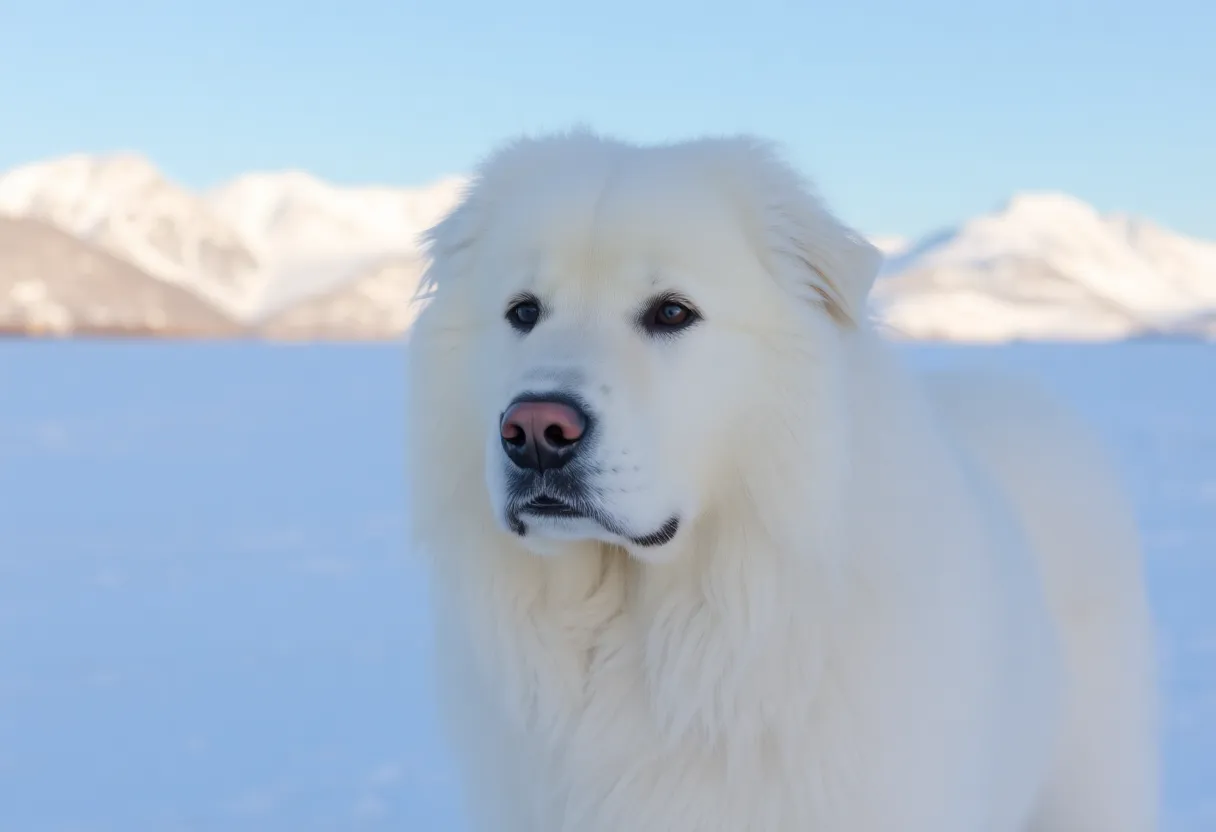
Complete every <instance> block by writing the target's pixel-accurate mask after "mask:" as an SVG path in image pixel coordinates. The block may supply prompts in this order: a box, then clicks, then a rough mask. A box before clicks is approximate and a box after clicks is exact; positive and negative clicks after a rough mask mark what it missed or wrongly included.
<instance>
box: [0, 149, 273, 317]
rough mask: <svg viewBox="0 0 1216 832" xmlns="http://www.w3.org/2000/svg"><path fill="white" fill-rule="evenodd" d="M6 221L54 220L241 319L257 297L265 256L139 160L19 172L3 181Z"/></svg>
mask: <svg viewBox="0 0 1216 832" xmlns="http://www.w3.org/2000/svg"><path fill="white" fill-rule="evenodd" d="M0 215H4V216H9V217H17V218H32V219H38V220H43V221H45V222H48V223H50V224H52V225H54V226H56V227H58V228H61V229H63V230H64V231H67V232H68V233H70V234H72V235H74V236H75V237H77V238H79V239H81V240H83V241H85V242H87V243H91V244H93V245H96V246H98V247H99V248H101V249H103V250H105V251H108V252H110V253H111V254H113V255H114V256H116V257H118V258H121V259H122V260H125V261H127V262H128V263H131V264H132V265H134V266H136V267H138V268H139V269H141V270H143V271H145V272H147V273H148V274H150V275H152V276H154V277H157V278H160V279H161V280H164V281H166V282H168V283H171V284H173V285H176V286H180V287H181V288H183V289H186V290H188V291H191V292H193V293H195V294H197V295H199V296H201V297H204V298H206V299H208V300H209V301H211V302H213V303H216V304H218V305H220V306H221V307H223V308H225V309H226V310H229V311H230V312H232V313H234V314H237V315H240V314H242V313H244V312H245V311H246V310H247V309H248V307H249V303H250V298H251V297H252V296H253V295H255V294H256V292H257V291H258V282H259V279H260V264H259V261H258V256H257V254H256V253H255V252H254V251H253V249H252V248H251V247H250V246H249V245H248V244H247V243H246V241H245V240H244V239H243V238H242V237H241V235H240V234H239V233H237V231H236V230H235V229H234V228H233V226H232V224H231V223H229V222H228V221H227V220H226V219H225V218H224V217H221V216H220V215H218V214H217V213H216V212H215V211H214V210H213V209H212V208H211V207H210V206H209V205H208V204H207V203H206V202H205V201H203V200H202V199H200V198H199V197H198V196H197V195H195V194H192V193H190V192H189V191H187V190H185V189H184V188H181V187H179V186H177V185H175V184H174V183H172V182H170V181H169V180H167V179H166V178H165V177H164V176H162V175H161V173H160V172H159V171H158V170H157V169H156V168H155V167H154V166H153V165H152V164H151V163H150V162H148V161H147V160H146V159H144V158H142V157H140V156H136V155H133V154H117V155H112V156H86V155H74V156H68V157H65V158H62V159H55V160H51V161H47V162H39V163H35V164H31V165H26V166H24V167H20V168H17V169H15V170H13V171H10V172H9V173H7V174H4V175H2V176H0ZM48 277H49V276H48Z"/></svg>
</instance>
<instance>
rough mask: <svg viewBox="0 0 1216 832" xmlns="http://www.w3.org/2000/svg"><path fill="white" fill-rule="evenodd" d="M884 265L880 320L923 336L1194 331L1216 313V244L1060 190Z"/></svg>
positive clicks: (1018, 200)
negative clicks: (1106, 211) (1102, 209)
mask: <svg viewBox="0 0 1216 832" xmlns="http://www.w3.org/2000/svg"><path fill="white" fill-rule="evenodd" d="M883 271H884V276H883V279H882V280H880V281H879V283H878V285H877V286H876V287H875V293H874V294H875V305H876V308H877V311H878V313H879V317H880V319H882V320H883V321H884V322H885V323H886V324H887V325H888V327H889V328H890V329H891V330H892V331H893V332H895V333H897V334H900V335H903V336H904V337H908V338H915V339H928V338H932V339H941V340H952V341H959V340H963V341H1005V340H1014V339H1025V340H1036V339H1053V340H1059V339H1068V340H1077V339H1080V340H1093V339H1099V340H1105V339H1112V338H1124V337H1132V336H1137V335H1151V334H1169V333H1174V332H1177V333H1179V334H1182V332H1183V330H1186V331H1187V334H1195V332H1196V331H1201V330H1202V326H1201V325H1199V324H1197V323H1196V322H1197V321H1199V320H1200V319H1202V318H1203V317H1204V316H1205V315H1206V314H1210V313H1216V244H1214V243H1207V242H1200V241H1197V240H1192V239H1189V238H1186V237H1183V236H1181V235H1179V234H1175V233H1173V232H1171V231H1169V230H1167V229H1164V228H1161V227H1160V226H1157V225H1155V224H1153V223H1151V222H1148V221H1146V220H1139V219H1132V218H1128V217H1126V216H1120V215H1115V216H1103V215H1101V214H1099V213H1098V212H1097V211H1095V210H1094V209H1093V208H1092V207H1091V206H1089V205H1087V204H1086V203H1084V202H1082V201H1080V200H1078V199H1075V198H1073V197H1071V196H1067V195H1064V194H1058V193H1025V194H1019V195H1017V196H1015V197H1014V198H1013V199H1011V200H1010V201H1009V202H1008V203H1007V204H1006V205H1004V206H1003V207H1002V208H1001V209H1000V210H998V211H995V212H993V213H991V214H986V215H983V216H980V217H977V218H975V219H972V220H969V221H968V222H965V223H963V224H962V225H960V226H959V227H957V228H954V229H950V230H948V231H945V232H942V233H939V234H935V235H931V236H929V237H927V238H926V239H924V240H921V241H919V242H918V243H916V244H914V245H912V246H910V247H907V248H905V249H903V250H902V251H897V252H896V253H895V254H893V255H889V257H888V260H887V263H886V265H885V267H884V270H883Z"/></svg>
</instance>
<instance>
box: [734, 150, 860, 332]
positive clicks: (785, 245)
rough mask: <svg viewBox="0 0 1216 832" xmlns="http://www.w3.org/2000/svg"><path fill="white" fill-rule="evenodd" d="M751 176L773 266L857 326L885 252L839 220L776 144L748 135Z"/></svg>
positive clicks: (763, 244) (740, 180)
mask: <svg viewBox="0 0 1216 832" xmlns="http://www.w3.org/2000/svg"><path fill="white" fill-rule="evenodd" d="M740 144H741V145H742V150H743V156H744V158H745V160H746V165H745V166H746V168H748V170H747V171H746V174H747V175H745V176H743V177H736V178H735V182H736V187H738V186H739V185H740V184H742V185H743V186H744V187H747V188H748V190H749V191H750V193H749V194H748V196H749V199H748V201H749V202H750V205H749V208H750V209H751V213H752V221H753V227H754V228H755V231H756V233H758V235H759V236H760V238H761V239H760V241H759V244H760V245H759V247H760V248H761V249H762V253H763V256H764V258H765V260H766V261H767V262H768V264H769V267H770V268H771V269H772V270H773V271H774V272H776V273H777V276H778V277H779V278H782V279H786V280H790V279H791V278H792V282H793V284H794V285H795V287H796V289H797V290H800V291H804V292H807V293H808V296H809V297H810V298H811V299H812V300H813V301H815V302H817V303H820V304H822V305H823V306H824V307H825V308H826V310H827V311H828V313H829V314H831V316H832V317H833V318H834V319H836V320H837V321H838V322H840V323H842V324H847V325H856V324H857V322H858V321H860V320H861V319H862V318H863V317H864V315H865V308H866V303H867V299H868V297H869V294H870V289H871V288H872V287H873V285H874V280H875V278H876V277H877V276H878V271H879V269H880V268H881V267H882V261H883V256H882V252H881V251H879V250H878V248H877V247H875V246H874V245H873V244H871V243H870V242H869V241H868V240H866V239H865V238H864V237H863V236H862V235H860V234H858V233H857V232H856V231H854V230H853V229H851V228H849V227H848V226H846V225H845V224H844V223H842V222H841V221H840V220H838V219H837V218H836V217H835V216H833V215H832V213H831V212H830V211H829V210H828V209H827V207H826V206H825V205H824V204H823V202H822V200H821V199H820V198H819V196H818V194H816V193H815V191H814V189H813V187H812V186H811V184H810V183H809V182H808V181H807V180H805V179H804V178H803V177H802V176H801V175H799V174H798V172H797V171H795V170H794V169H793V168H792V167H791V166H790V165H788V164H787V163H786V162H784V161H783V160H782V159H781V158H780V157H779V156H778V155H777V153H776V152H775V151H774V149H773V148H772V147H771V146H769V145H767V144H765V143H763V142H760V141H758V140H756V139H744V140H742V141H741V142H740Z"/></svg>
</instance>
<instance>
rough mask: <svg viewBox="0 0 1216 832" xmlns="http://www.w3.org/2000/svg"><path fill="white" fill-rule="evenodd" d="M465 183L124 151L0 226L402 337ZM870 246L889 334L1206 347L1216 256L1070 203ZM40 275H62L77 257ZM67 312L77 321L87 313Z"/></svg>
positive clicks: (41, 180) (287, 314) (188, 282)
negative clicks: (426, 246)
mask: <svg viewBox="0 0 1216 832" xmlns="http://www.w3.org/2000/svg"><path fill="white" fill-rule="evenodd" d="M464 183H465V180H464V179H463V178H461V177H449V178H445V179H441V180H439V181H436V182H434V183H432V184H430V185H428V186H425V187H422V188H413V189H411V188H389V187H357V188H352V187H337V186H334V185H332V184H329V183H326V182H323V181H321V180H319V179H317V178H316V177H314V176H312V175H310V174H308V173H305V172H301V171H286V172H277V173H251V174H248V175H245V176H241V177H239V178H237V179H235V180H233V181H231V182H229V183H227V184H225V185H222V186H221V187H218V188H215V189H214V190H212V191H209V192H206V193H194V192H192V191H189V190H187V189H186V188H184V187H182V186H180V185H178V184H175V183H174V182H172V181H171V180H170V179H168V178H167V177H165V176H164V175H163V174H162V173H160V172H159V171H158V170H157V169H156V168H155V166H153V165H152V163H151V162H149V161H148V160H146V159H144V158H142V157H140V156H137V155H134V154H116V155H109V156H87V155H74V156H68V157H64V158H60V159H54V160H50V161H45V162H39V163H35V164H30V165H26V166H24V167H20V168H17V169H15V170H12V171H10V172H9V173H7V174H0V217H9V218H15V219H27V220H36V221H38V222H43V223H47V224H49V225H51V226H54V227H56V228H58V229H60V230H61V231H62V232H64V233H66V234H69V235H71V236H72V237H74V238H75V239H76V240H77V241H80V242H81V243H83V244H85V245H86V246H87V247H89V248H88V250H89V251H98V252H104V253H107V254H108V255H110V256H112V257H114V258H116V259H117V260H118V261H121V262H123V263H126V264H129V265H130V266H131V267H132V269H133V270H134V272H133V273H139V274H141V275H147V276H151V277H152V278H154V279H156V280H159V281H161V282H162V283H164V284H167V285H171V286H173V287H176V288H178V289H180V290H183V291H185V292H187V293H189V295H190V296H192V297H196V298H198V299H200V302H201V303H203V304H204V306H203V307H202V308H207V309H210V308H218V309H219V310H222V312H223V314H224V315H225V316H226V317H227V318H228V319H229V320H231V321H232V322H234V323H235V324H236V325H238V326H240V327H241V328H243V329H245V330H247V331H253V332H257V333H261V334H263V335H267V336H272V337H291V338H329V337H337V338H380V337H391V336H392V335H395V334H400V333H401V332H403V331H404V330H405V329H406V328H407V327H408V326H409V323H410V321H411V320H412V316H413V314H414V311H415V310H414V309H413V308H411V307H410V305H409V303H408V300H409V298H410V296H411V294H412V293H413V291H414V287H415V286H416V285H417V281H418V278H419V275H420V274H421V271H422V269H423V267H424V263H423V254H422V252H421V251H420V247H419V234H420V232H422V231H423V230H425V229H426V228H427V227H429V226H431V225H432V224H434V223H435V222H436V221H437V220H439V219H440V218H441V217H442V216H443V215H444V214H446V213H447V212H448V211H449V210H450V209H451V208H452V207H453V206H454V205H455V204H456V202H457V200H458V199H459V197H460V193H461V190H462V188H463V186H464ZM10 236H11V235H10ZM873 239H874V242H875V244H876V245H877V246H878V247H879V248H880V249H882V250H883V252H884V254H885V255H886V257H887V262H886V265H885V267H884V271H883V276H882V278H881V279H880V280H879V282H878V284H877V286H876V287H875V292H874V300H875V310H876V312H877V313H878V317H879V318H880V319H881V320H883V321H884V322H885V323H886V324H887V326H888V329H889V330H890V331H891V332H892V333H893V334H895V335H897V336H903V337H907V338H916V339H929V338H932V339H944V340H966V341H1004V340H1013V339H1044V338H1046V339H1110V338H1124V337H1129V336H1136V335H1142V334H1149V335H1151V334H1178V335H1185V336H1194V337H1216V243H1210V242H1203V241H1199V240H1193V239H1189V238H1186V237H1183V236H1181V235H1179V234H1176V233H1174V232H1172V231H1169V230H1168V229H1165V228H1162V227H1160V226H1158V225H1155V224H1153V223H1152V222H1150V221H1148V220H1144V219H1139V218H1134V217H1127V216H1122V215H1113V216H1103V215H1101V214H1099V213H1098V212H1097V211H1095V210H1094V209H1093V208H1092V207H1091V206H1089V205H1087V204H1085V203H1084V202H1081V201H1080V200H1077V199H1075V198H1073V197H1070V196H1067V195H1064V194H1056V193H1024V194H1019V195H1016V196H1014V197H1013V198H1012V199H1011V200H1010V201H1009V202H1008V203H1007V204H1005V205H1004V206H1002V207H1001V208H1000V209H998V210H996V211H994V212H992V213H990V214H985V215H983V216H979V217H976V218H974V219H971V220H968V221H966V222H964V223H962V224H961V225H959V226H958V227H956V228H952V229H949V230H946V231H943V232H940V233H937V234H933V235H930V236H928V237H926V238H924V239H920V240H908V239H905V238H900V237H874V238H873ZM31 262H32V261H31ZM41 262H45V263H54V264H56V265H53V266H50V265H48V266H46V267H45V268H48V269H50V268H55V269H64V268H69V267H68V266H67V265H65V264H66V263H80V262H83V261H81V260H79V259H75V260H73V259H71V258H68V259H64V258H59V259H55V258H45V257H44V258H43V260H42V261H41ZM0 277H3V275H0ZM84 279H85V278H84V277H82V273H79V272H70V273H54V274H46V275H44V276H43V277H42V278H41V280H42V281H43V283H45V285H46V287H48V289H47V291H48V292H50V295H48V296H51V295H56V293H57V291H58V290H56V289H55V286H56V285H57V282H58V281H69V282H70V281H76V283H74V284H73V285H74V286H76V287H77V288H75V289H72V290H71V291H70V292H67V293H66V294H65V293H63V292H59V293H58V295H63V296H64V297H67V296H70V297H72V298H74V299H75V300H74V301H73V302H75V303H82V304H89V303H95V304H103V305H105V304H108V303H110V301H109V300H107V299H105V297H104V294H105V291H108V290H107V289H106V288H105V287H107V286H110V285H119V284H117V283H116V284H111V283H108V282H103V283H98V285H97V286H96V288H95V290H90V291H88V292H83V291H79V286H80V285H84V284H80V281H81V280H84ZM22 285H23V286H25V287H26V288H25V289H23V290H22V291H26V290H27V289H29V286H28V285H27V283H23V284H22ZM124 285H125V284H124ZM0 291H3V287H2V286H0ZM113 291H117V290H113ZM124 291H125V290H124ZM58 295H56V296H58ZM0 301H3V298H2V297H0ZM115 302H117V301H115ZM174 307H175V308H176V307H177V304H174ZM14 308H16V307H14ZM23 308H24V307H23ZM69 312H70V313H71V314H69V318H71V319H79V320H85V319H86V318H88V314H89V313H88V312H87V310H84V309H75V310H69ZM14 314H15V313H14ZM190 314H191V315H192V316H195V313H193V312H192V313H190ZM195 317H197V316H195ZM174 326H175V325H174V324H173V322H169V323H168V324H167V328H168V329H169V330H173V329H174Z"/></svg>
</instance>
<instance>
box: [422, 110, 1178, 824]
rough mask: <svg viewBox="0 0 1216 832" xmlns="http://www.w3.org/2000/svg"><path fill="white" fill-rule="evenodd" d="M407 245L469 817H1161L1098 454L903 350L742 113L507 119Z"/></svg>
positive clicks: (1109, 498)
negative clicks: (421, 261) (414, 245)
mask: <svg viewBox="0 0 1216 832" xmlns="http://www.w3.org/2000/svg"><path fill="white" fill-rule="evenodd" d="M430 245H431V251H430V254H431V257H432V263H431V266H430V268H429V271H428V274H427V280H426V284H425V285H426V295H427V296H426V297H425V299H424V300H425V307H424V309H423V310H422V311H421V314H420V316H419V318H418V319H417V321H416V323H415V325H414V327H413V330H412V336H411V337H412V344H411V346H410V348H409V351H410V356H409V361H410V374H411V388H410V411H411V412H410V424H409V432H410V457H409V463H410V466H411V474H412V485H411V499H412V506H411V514H412V523H413V527H414V528H413V532H414V535H415V543H416V545H417V546H418V547H419V548H420V549H421V550H422V551H423V552H425V553H426V555H427V556H428V558H429V559H430V564H431V567H432V570H433V575H434V582H435V583H434V594H433V603H434V606H435V612H436V635H437V656H438V662H439V665H440V666H439V668H438V674H439V679H440V682H441V684H442V702H443V704H444V707H445V711H446V714H447V719H448V722H449V728H450V731H451V736H452V737H453V743H454V747H455V749H456V751H457V752H458V758H459V760H460V763H461V766H462V769H461V770H462V775H463V777H464V779H465V783H466V786H467V796H468V803H469V813H470V816H471V819H472V821H473V823H474V825H475V827H476V828H478V829H481V830H492V831H493V832H694V831H695V832H719V831H720V832H727V830H729V831H730V832H740V831H741V830H756V832H770V831H771V832H778V831H780V832H795V830H797V832H896V830H898V832H1149V830H1153V829H1155V828H1156V822H1157V821H1156V810H1157V777H1158V772H1157V749H1156V745H1157V738H1156V716H1155V711H1156V703H1155V698H1154V688H1155V681H1154V670H1153V665H1154V658H1153V654H1152V633H1151V630H1150V620H1149V613H1148V609H1147V604H1146V599H1145V592H1144V586H1143V583H1142V578H1141V574H1140V571H1141V563H1140V554H1139V550H1138V542H1137V535H1136V529H1135V527H1134V525H1133V522H1132V520H1131V510H1130V508H1129V506H1128V505H1127V504H1126V503H1125V501H1124V498H1123V495H1122V494H1121V493H1120V491H1119V489H1118V488H1117V486H1116V485H1114V482H1115V477H1114V476H1113V475H1112V471H1111V470H1110V467H1109V466H1108V464H1107V462H1106V460H1105V458H1104V457H1103V455H1102V453H1101V451H1100V450H1099V449H1097V448H1095V447H1094V445H1093V444H1092V443H1091V440H1090V438H1089V436H1088V435H1087V433H1086V432H1085V430H1083V429H1082V428H1081V427H1080V426H1079V425H1077V424H1075V423H1074V421H1073V420H1072V417H1071V416H1070V415H1069V414H1068V413H1067V412H1065V411H1063V410H1062V409H1061V408H1060V407H1059V406H1057V405H1056V404H1055V403H1054V402H1053V401H1052V400H1051V399H1050V398H1048V397H1046V396H1043V395H1041V394H1039V393H1038V392H1036V391H1035V390H1034V389H1033V388H1032V387H1031V386H1029V385H1023V384H1020V383H1014V382H1012V381H1001V380H995V379H991V380H990V379H986V378H982V377H978V376H977V377H974V378H973V377H969V376H968V375H966V374H962V373H956V374H953V375H949V376H943V377H935V378H928V379H924V378H920V377H917V376H915V375H913V374H912V373H911V372H909V371H908V370H907V369H905V368H904V367H903V366H901V364H900V361H899V356H897V354H896V353H895V351H894V350H893V349H892V348H891V347H890V346H889V345H887V344H886V343H885V342H884V341H883V340H882V339H881V338H880V337H879V336H878V334H877V333H876V331H875V329H874V327H872V326H871V324H870V323H869V322H868V321H867V319H866V315H865V306H866V299H867V294H868V291H869V289H870V286H871V282H872V280H873V279H874V276H875V272H876V269H877V267H878V265H879V259H880V258H879V255H878V253H877V252H876V250H875V249H873V248H872V247H871V246H870V245H869V244H868V243H866V242H865V241H863V240H862V239H860V238H859V237H858V236H857V235H856V234H855V233H853V232H852V231H850V230H849V229H848V228H846V227H845V226H843V225H841V224H840V223H839V222H837V221H836V220H835V219H834V218H833V217H832V215H831V214H829V213H828V212H827V210H826V209H825V208H824V207H823V206H822V205H821V203H820V201H819V200H818V199H817V198H816V197H815V196H814V195H813V193H812V192H811V191H810V190H809V188H808V186H807V185H806V184H805V183H804V182H803V181H802V180H800V178H799V177H798V176H797V175H796V174H795V173H794V172H793V171H792V170H791V169H790V168H789V167H788V166H787V165H786V164H784V163H783V162H782V161H780V160H779V159H778V157H777V156H776V155H775V154H774V153H773V152H772V151H771V150H770V149H769V148H768V147H767V146H766V145H765V144H763V143H761V142H758V141H756V140H752V139H746V138H739V139H705V140H699V141H691V142H687V143H681V144H671V145H664V146H637V145H632V144H627V143H623V142H619V141H614V140H609V139H605V138H601V137H597V136H595V135H592V134H589V133H585V132H574V133H570V134H564V135H558V136H552V137H547V138H538V139H530V140H525V141H519V142H517V143H514V144H512V145H510V146H508V147H505V148H503V149H501V150H500V151H498V152H497V153H495V154H494V155H492V156H491V157H490V158H489V160H488V161H486V162H485V163H484V164H483V165H482V166H481V168H480V170H479V171H478V175H477V177H476V178H475V180H474V181H473V183H472V185H471V186H470V188H469V190H468V192H467V194H466V195H465V198H464V200H463V202H462V203H461V204H460V205H459V206H458V207H457V208H456V209H455V210H454V211H453V212H452V213H451V214H450V215H449V216H448V217H446V218H445V219H444V220H443V221H442V222H441V223H440V224H439V225H437V226H436V227H435V228H434V229H432V231H431V232H430Z"/></svg>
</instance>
